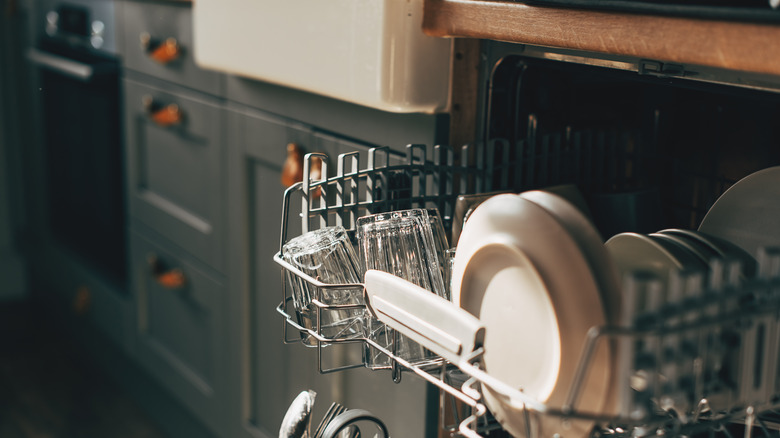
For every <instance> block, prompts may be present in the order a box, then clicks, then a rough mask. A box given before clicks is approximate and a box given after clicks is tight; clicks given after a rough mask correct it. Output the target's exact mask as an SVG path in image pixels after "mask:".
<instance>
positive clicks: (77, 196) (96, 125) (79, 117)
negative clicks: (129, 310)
mask: <svg viewBox="0 0 780 438" xmlns="http://www.w3.org/2000/svg"><path fill="white" fill-rule="evenodd" d="M49 3H51V2H49ZM107 5H108V3H107V2H94V1H92V2H91V1H80V2H77V3H57V4H48V5H44V11H45V16H44V17H42V21H43V22H44V24H43V27H42V29H43V31H42V32H41V35H40V39H39V41H38V43H37V46H36V47H35V48H33V49H31V50H30V52H29V54H28V58H29V59H30V60H31V62H33V63H34V65H36V66H37V67H38V69H39V72H40V74H39V80H40V82H39V84H38V86H37V89H38V91H39V93H38V94H39V96H40V99H41V108H42V114H43V117H42V119H43V126H44V133H43V138H44V145H45V146H44V152H45V176H46V183H45V184H46V185H45V187H46V189H47V201H46V206H47V210H48V224H49V227H50V232H51V235H52V236H53V238H54V239H55V240H56V241H57V242H58V243H59V244H61V245H62V246H63V247H65V248H67V249H68V250H70V251H71V252H72V253H73V254H75V255H76V256H77V257H79V258H81V259H82V260H84V261H85V262H86V263H88V264H89V265H90V266H92V267H93V268H94V269H95V270H96V271H97V272H100V273H101V274H102V275H103V276H105V278H107V279H108V280H110V281H112V282H114V283H116V284H119V285H122V284H124V282H125V280H126V267H125V264H126V263H125V257H126V256H125V252H126V251H125V247H126V243H125V220H126V219H125V216H126V214H125V199H124V190H123V163H122V156H123V153H122V141H121V129H122V128H121V124H120V120H121V117H120V88H119V74H120V61H119V58H118V57H117V56H116V55H115V53H114V47H113V44H114V42H113V37H112V32H113V30H111V26H112V21H113V10H106V6H107ZM120 289H121V290H124V289H125V288H124V287H121V288H120Z"/></svg>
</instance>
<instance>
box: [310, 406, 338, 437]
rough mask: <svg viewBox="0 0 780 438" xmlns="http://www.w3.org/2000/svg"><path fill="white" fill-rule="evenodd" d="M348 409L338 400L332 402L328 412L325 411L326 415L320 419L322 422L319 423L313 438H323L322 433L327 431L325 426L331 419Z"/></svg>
mask: <svg viewBox="0 0 780 438" xmlns="http://www.w3.org/2000/svg"><path fill="white" fill-rule="evenodd" d="M346 410H347V408H346V407H345V406H342V405H341V404H340V403H337V402H333V403H331V404H330V407H329V408H328V410H327V412H325V416H323V417H322V420H320V424H319V425H317V429H316V430H315V431H314V435H312V438H322V433H323V432H325V427H326V426H327V425H328V423H330V422H331V420H333V419H334V418H336V417H337V416H338V415H340V414H341V413H343V412H344V411H346Z"/></svg>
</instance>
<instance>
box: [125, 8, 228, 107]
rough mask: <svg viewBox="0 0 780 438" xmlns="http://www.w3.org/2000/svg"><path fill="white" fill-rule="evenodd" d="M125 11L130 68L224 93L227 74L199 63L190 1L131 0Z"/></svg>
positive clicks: (211, 91) (127, 53) (126, 47)
mask: <svg viewBox="0 0 780 438" xmlns="http://www.w3.org/2000/svg"><path fill="white" fill-rule="evenodd" d="M122 14H123V16H122V17H121V19H122V21H123V26H122V32H123V34H122V41H123V53H124V56H125V67H126V68H128V69H131V70H135V71H139V72H142V73H146V74H149V75H152V76H156V77H158V78H161V79H165V80H167V81H171V82H174V83H176V84H179V85H183V86H185V87H189V88H194V89H197V90H200V91H204V92H207V93H211V94H216V95H222V94H223V93H224V82H225V79H224V76H223V75H222V74H220V73H217V72H215V71H209V70H203V69H201V68H200V67H198V66H197V65H196V64H195V60H194V58H193V38H192V9H191V7H190V6H189V5H188V4H185V3H174V2H168V3H164V4H163V3H151V2H135V1H127V2H125V3H124V4H123V5H122Z"/></svg>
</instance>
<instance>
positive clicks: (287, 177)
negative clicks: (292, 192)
mask: <svg viewBox="0 0 780 438" xmlns="http://www.w3.org/2000/svg"><path fill="white" fill-rule="evenodd" d="M304 155H305V152H304V150H303V148H302V147H301V146H299V145H298V144H296V143H289V144H288V145H287V159H286V160H285V161H284V165H283V166H282V177H281V181H282V185H284V186H285V187H290V186H292V185H293V184H296V183H299V182H301V181H303V156H304ZM309 176H310V178H311V179H312V180H319V179H321V178H322V161H321V160H320V159H319V158H315V159H313V160H312V162H311V169H310V170H309ZM311 196H312V197H313V198H314V199H316V198H318V197H319V196H320V190H319V189H317V190H316V191H315V192H313V193H312V194H311Z"/></svg>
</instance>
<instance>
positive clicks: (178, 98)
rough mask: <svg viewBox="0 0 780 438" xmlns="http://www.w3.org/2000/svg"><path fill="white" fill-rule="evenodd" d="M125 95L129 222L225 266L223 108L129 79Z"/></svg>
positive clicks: (210, 261)
mask: <svg viewBox="0 0 780 438" xmlns="http://www.w3.org/2000/svg"><path fill="white" fill-rule="evenodd" d="M125 96H126V98H125V106H126V108H125V113H126V117H127V123H126V127H127V136H126V138H127V141H128V145H127V153H128V159H127V164H128V194H129V202H130V215H131V219H132V220H133V221H140V222H142V223H144V224H145V225H147V226H150V227H152V228H153V229H155V230H156V231H157V232H159V233H160V234H162V235H164V236H166V237H167V238H168V239H170V240H171V241H173V242H174V243H176V244H177V245H180V246H181V247H182V248H184V249H186V250H187V251H189V252H191V253H192V254H193V255H195V256H196V257H198V258H199V259H201V260H202V261H204V262H206V263H208V264H210V265H212V266H214V267H215V268H216V269H218V270H221V269H223V268H224V261H223V254H224V250H223V240H224V239H223V238H222V233H223V226H222V224H223V222H224V208H223V205H224V196H222V193H223V188H224V182H223V178H224V175H223V168H224V158H223V151H222V146H221V141H220V133H221V131H222V124H223V121H222V111H221V109H220V108H219V107H218V106H217V105H216V104H215V103H209V102H207V101H205V100H199V99H197V98H196V97H194V96H185V95H183V94H171V93H167V92H163V91H161V90H159V89H155V88H152V87H149V86H146V85H142V84H138V83H135V82H132V81H129V80H125ZM150 101H151V102H153V103H151V107H152V109H151V110H150V109H149V108H150V104H149V102H150ZM150 111H151V112H150ZM166 112H167V113H166ZM160 113H162V114H160ZM176 114H179V115H180V116H179V117H180V118H181V120H180V122H178V123H171V124H168V123H169V122H170V121H171V120H175V118H176V117H177V116H176Z"/></svg>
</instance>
